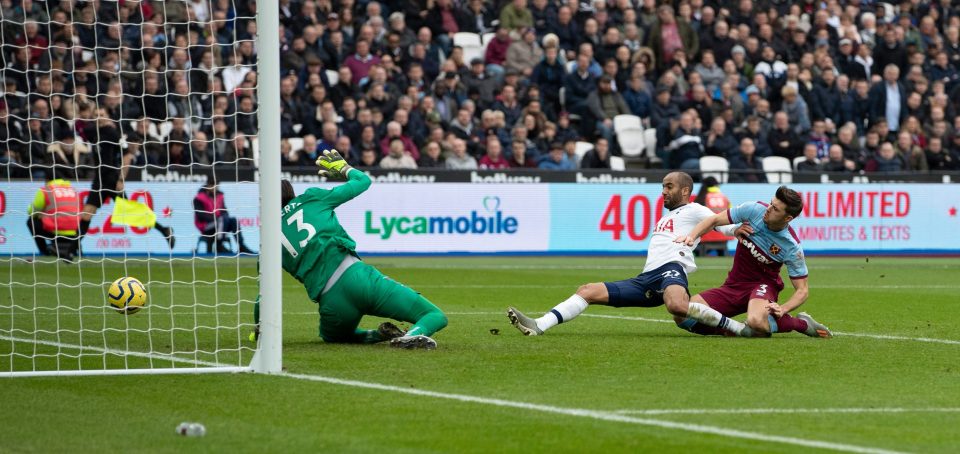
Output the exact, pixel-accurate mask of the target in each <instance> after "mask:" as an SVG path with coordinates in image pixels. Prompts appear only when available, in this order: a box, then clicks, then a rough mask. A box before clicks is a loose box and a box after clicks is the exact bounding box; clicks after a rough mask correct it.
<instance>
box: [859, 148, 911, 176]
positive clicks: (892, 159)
mask: <svg viewBox="0 0 960 454" xmlns="http://www.w3.org/2000/svg"><path fill="white" fill-rule="evenodd" d="M905 168H906V165H905V164H904V162H903V159H901V157H900V156H899V155H897V151H896V150H895V149H894V148H893V144H891V143H890V142H883V144H881V145H880V151H878V152H877V153H876V154H874V155H873V157H871V158H870V160H868V161H867V164H866V165H865V166H864V168H863V170H864V171H866V172H871V173H872V172H902V171H903V169H905Z"/></svg>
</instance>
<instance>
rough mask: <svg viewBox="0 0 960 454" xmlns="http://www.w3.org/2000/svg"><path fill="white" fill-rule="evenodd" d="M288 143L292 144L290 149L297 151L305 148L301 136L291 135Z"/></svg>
mask: <svg viewBox="0 0 960 454" xmlns="http://www.w3.org/2000/svg"><path fill="white" fill-rule="evenodd" d="M287 143H289V144H290V150H291V151H293V152H297V151H300V150H302V149H303V139H301V138H300V137H291V138H289V139H287Z"/></svg>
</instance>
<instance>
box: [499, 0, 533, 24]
mask: <svg viewBox="0 0 960 454" xmlns="http://www.w3.org/2000/svg"><path fill="white" fill-rule="evenodd" d="M500 27H502V28H504V29H506V30H507V31H510V30H516V31H520V30H522V29H524V28H528V27H533V14H532V13H531V12H530V10H529V9H528V8H527V0H513V1H512V2H510V3H509V4H507V6H504V7H503V9H502V10H501V11H500Z"/></svg>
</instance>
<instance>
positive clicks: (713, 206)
mask: <svg viewBox="0 0 960 454" xmlns="http://www.w3.org/2000/svg"><path fill="white" fill-rule="evenodd" d="M703 204H704V205H705V206H706V207H707V208H709V209H710V211H713V212H714V213H721V212H723V211H725V210H727V209H728V208H730V199H728V198H727V196H725V195H723V193H722V192H720V188H718V187H712V188H710V189H707V197H706V200H704V201H703ZM731 239H733V238H732V237H729V236H725V235H724V234H722V233H720V232H718V231H716V230H710V231H709V232H707V233H706V234H704V235H703V237H702V238H701V240H700V241H703V242H707V243H709V242H715V241H729V240H731Z"/></svg>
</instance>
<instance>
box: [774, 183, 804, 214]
mask: <svg viewBox="0 0 960 454" xmlns="http://www.w3.org/2000/svg"><path fill="white" fill-rule="evenodd" d="M776 197H777V200H779V201H781V202H783V204H784V205H786V207H785V208H784V211H786V212H787V214H789V215H790V216H793V217H797V216H800V212H802V211H803V199H801V198H800V193H799V192H797V191H794V190H793V189H790V188H788V187H786V186H780V187H779V188H777V195H776Z"/></svg>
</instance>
